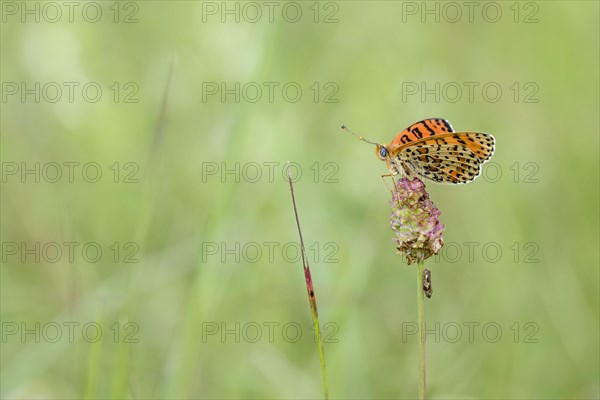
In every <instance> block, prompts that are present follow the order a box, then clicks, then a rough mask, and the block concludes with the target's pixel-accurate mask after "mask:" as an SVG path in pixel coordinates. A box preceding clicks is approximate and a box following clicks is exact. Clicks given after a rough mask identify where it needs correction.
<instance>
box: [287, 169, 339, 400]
mask: <svg viewBox="0 0 600 400" xmlns="http://www.w3.org/2000/svg"><path fill="white" fill-rule="evenodd" d="M287 176H288V182H289V183H290V192H291V194H292V204H293V205H294V215H295V216H296V225H297V226H298V235H299V236H300V249H301V253H302V266H303V267H304V280H305V282H306V291H307V292H308V302H309V304H310V311H311V314H312V319H313V325H314V327H315V338H316V341H317V347H318V349H319V358H320V360H321V375H322V377H323V393H324V395H325V400H328V399H329V389H328V387H327V373H326V370H325V352H324V351H323V340H322V339H321V328H320V327H319V313H318V311H317V298H316V297H315V289H314V286H313V282H312V277H311V275H310V267H309V265H308V259H307V258H306V251H305V250H304V239H303V238H302V230H301V229H300V218H299V217H298V208H297V207H296V197H295V196H294V185H293V184H292V177H291V175H290V162H289V161H288V163H287Z"/></svg>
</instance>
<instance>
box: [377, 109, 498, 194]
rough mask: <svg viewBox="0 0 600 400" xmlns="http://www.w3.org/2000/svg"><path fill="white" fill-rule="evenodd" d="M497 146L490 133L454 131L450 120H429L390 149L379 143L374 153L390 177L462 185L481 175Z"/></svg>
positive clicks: (411, 129)
mask: <svg viewBox="0 0 600 400" xmlns="http://www.w3.org/2000/svg"><path fill="white" fill-rule="evenodd" d="M494 147H495V139H494V137H493V136H492V135H490V134H489V133H483V132H454V129H453V128H452V125H450V123H449V122H448V121H446V120H444V119H441V118H429V119H424V120H422V121H419V122H416V123H414V124H412V125H411V126H409V127H408V128H406V129H405V130H403V131H402V132H400V133H399V134H398V135H397V136H396V137H395V138H394V140H392V142H391V143H390V144H389V145H387V146H386V145H382V144H376V148H375V151H376V154H377V157H378V158H379V159H380V160H383V161H385V162H386V164H387V167H388V170H389V171H390V174H391V175H397V174H399V173H404V174H406V175H408V176H412V177H414V176H418V177H420V178H425V179H429V180H432V181H434V182H439V183H452V184H460V183H467V182H471V181H472V180H474V179H475V178H476V177H477V176H479V174H480V173H481V168H482V165H483V164H484V163H485V162H487V161H488V160H489V159H490V158H491V157H492V155H493V154H494Z"/></svg>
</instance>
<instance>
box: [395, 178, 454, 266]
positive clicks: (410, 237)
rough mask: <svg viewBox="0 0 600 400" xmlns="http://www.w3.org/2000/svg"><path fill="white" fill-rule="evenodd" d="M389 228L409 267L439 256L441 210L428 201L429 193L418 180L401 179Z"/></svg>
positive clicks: (398, 183) (397, 186) (441, 240)
mask: <svg viewBox="0 0 600 400" xmlns="http://www.w3.org/2000/svg"><path fill="white" fill-rule="evenodd" d="M390 204H391V205H392V215H391V220H390V227H391V228H392V230H393V231H394V232H395V234H396V237H395V238H394V241H395V242H396V249H397V250H398V254H403V255H405V256H406V260H407V263H408V264H412V263H414V262H417V263H419V262H422V261H424V260H426V259H427V258H429V257H431V256H432V255H434V254H437V253H438V252H439V251H440V249H441V248H442V246H443V245H444V239H443V238H442V233H443V232H444V225H442V224H441V223H440V220H439V216H440V210H438V209H437V207H436V206H435V205H434V204H433V202H432V201H431V199H429V193H427V191H426V190H425V185H424V184H423V182H421V180H419V178H414V179H413V180H410V179H408V178H401V179H398V182H397V183H396V190H395V191H394V194H393V197H392V201H391V202H390Z"/></svg>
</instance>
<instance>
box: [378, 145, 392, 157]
mask: <svg viewBox="0 0 600 400" xmlns="http://www.w3.org/2000/svg"><path fill="white" fill-rule="evenodd" d="M375 154H376V155H377V158H379V159H380V160H381V161H387V159H388V157H389V156H390V152H389V151H388V149H387V147H385V146H384V145H382V144H376V145H375Z"/></svg>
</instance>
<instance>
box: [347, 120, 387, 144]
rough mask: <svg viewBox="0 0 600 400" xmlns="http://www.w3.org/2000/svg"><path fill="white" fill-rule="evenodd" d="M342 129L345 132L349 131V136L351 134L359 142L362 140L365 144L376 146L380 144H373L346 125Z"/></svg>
mask: <svg viewBox="0 0 600 400" xmlns="http://www.w3.org/2000/svg"><path fill="white" fill-rule="evenodd" d="M342 129H343V130H345V131H348V133H349V134H351V135H352V136H354V137H356V138H358V140H362V141H363V142H367V143H370V144H374V145H375V146H377V145H378V144H379V143H375V142H372V141H370V140H369V139H365V137H364V136H360V135H357V134H356V133H354V132H352V131H351V130H350V129H348V127H347V126H346V125H342Z"/></svg>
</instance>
